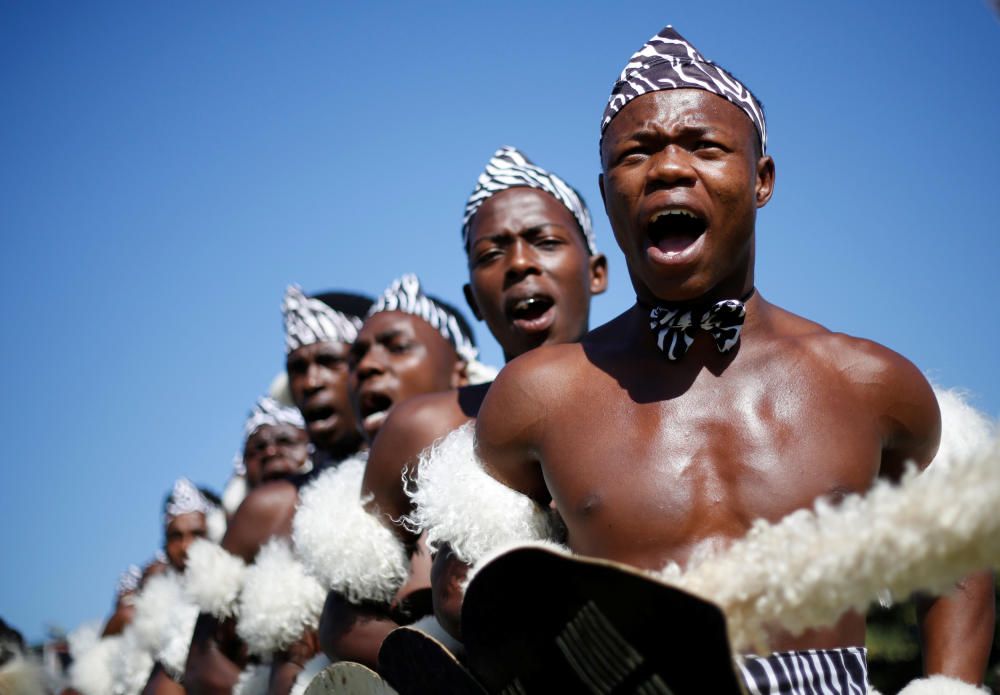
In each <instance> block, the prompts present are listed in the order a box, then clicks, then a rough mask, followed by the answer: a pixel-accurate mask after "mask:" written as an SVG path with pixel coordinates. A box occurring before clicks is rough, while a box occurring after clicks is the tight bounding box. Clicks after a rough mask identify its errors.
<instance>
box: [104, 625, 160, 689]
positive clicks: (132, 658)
mask: <svg viewBox="0 0 1000 695" xmlns="http://www.w3.org/2000/svg"><path fill="white" fill-rule="evenodd" d="M152 670H153V655H152V654H150V653H149V652H148V651H147V650H146V649H144V648H143V646H142V644H140V642H139V638H138V636H137V635H136V633H135V630H133V629H132V626H131V625H129V626H127V627H126V628H125V630H124V632H122V635H121V643H120V646H119V649H117V650H116V651H115V656H114V658H113V659H112V660H111V677H112V680H113V682H114V690H113V691H112V692H114V693H116V695H119V694H120V695H140V693H141V692H142V690H143V688H145V687H146V681H148V680H149V673H150V671H152Z"/></svg>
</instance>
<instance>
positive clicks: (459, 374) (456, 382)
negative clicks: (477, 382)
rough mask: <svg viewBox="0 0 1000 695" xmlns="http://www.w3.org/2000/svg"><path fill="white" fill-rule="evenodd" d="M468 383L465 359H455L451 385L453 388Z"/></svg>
mask: <svg viewBox="0 0 1000 695" xmlns="http://www.w3.org/2000/svg"><path fill="white" fill-rule="evenodd" d="M468 385H469V365H468V364H467V363H466V362H465V360H461V359H459V360H455V369H454V370H453V371H452V373H451V387H452V388H453V389H457V388H460V387H462V386H468Z"/></svg>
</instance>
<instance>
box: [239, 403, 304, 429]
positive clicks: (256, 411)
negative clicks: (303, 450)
mask: <svg viewBox="0 0 1000 695" xmlns="http://www.w3.org/2000/svg"><path fill="white" fill-rule="evenodd" d="M265 425H271V426H274V425H291V426H292V427H298V428H299V429H305V426H306V421H305V420H304V419H302V413H301V412H299V409H298V408H290V407H288V406H287V405H282V404H281V403H279V402H278V401H276V400H274V399H273V398H271V397H270V396H261V397H260V398H258V399H257V402H256V403H254V404H253V408H251V409H250V415H249V416H248V417H247V421H246V423H245V424H244V426H243V438H244V439H250V437H251V436H252V435H253V433H254V432H256V431H257V430H259V429H260V428H261V427H264V426H265Z"/></svg>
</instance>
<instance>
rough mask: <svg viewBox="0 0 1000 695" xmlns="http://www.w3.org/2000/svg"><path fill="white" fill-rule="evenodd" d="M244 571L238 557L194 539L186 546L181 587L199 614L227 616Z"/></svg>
mask: <svg viewBox="0 0 1000 695" xmlns="http://www.w3.org/2000/svg"><path fill="white" fill-rule="evenodd" d="M245 571H246V564H245V563H244V562H243V560H242V559H240V558H238V557H236V556H235V555H231V554H230V553H228V552H226V551H225V550H223V549H222V548H221V547H220V546H218V545H216V544H215V543H212V542H211V541H208V540H205V539H203V538H202V539H198V540H196V541H195V542H194V543H192V544H191V546H190V547H189V548H188V553H187V569H186V570H185V571H184V590H185V592H186V593H187V595H188V597H189V598H190V599H191V600H192V601H193V602H194V603H195V605H196V606H198V608H199V609H201V611H202V612H203V613H209V614H211V615H214V616H215V617H216V618H228V617H230V616H232V615H234V614H235V611H236V598H237V597H238V596H239V593H240V589H241V588H242V586H243V573H244V572H245Z"/></svg>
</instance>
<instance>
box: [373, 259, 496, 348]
mask: <svg viewBox="0 0 1000 695" xmlns="http://www.w3.org/2000/svg"><path fill="white" fill-rule="evenodd" d="M383 311H401V312H403V313H404V314H413V315H414V316H419V317H420V318H422V319H423V320H424V321H426V322H427V323H429V324H430V325H431V326H432V327H433V328H435V329H436V330H437V331H438V332H439V333H440V334H441V335H442V336H443V337H444V339H445V340H447V341H448V342H449V343H451V344H452V345H453V346H454V348H455V352H457V353H458V356H459V357H460V358H461V359H462V360H463V361H464V362H467V363H472V362H474V361H475V360H476V357H477V356H478V355H479V351H478V350H477V349H476V341H475V338H474V337H473V336H472V330H471V329H470V328H469V324H468V323H467V322H466V321H465V319H464V318H462V315H461V314H459V313H458V311H456V310H455V309H453V308H451V307H449V306H447V305H445V304H444V303H442V302H439V301H437V300H435V299H432V298H431V297H428V296H427V295H426V294H424V291H423V290H422V289H421V288H420V280H419V279H418V278H417V276H416V275H413V274H412V273H408V274H406V275H403V276H402V277H401V278H399V279H398V280H393V281H392V284H391V285H389V287H387V288H386V290H385V292H383V293H382V296H381V297H379V298H378V299H376V300H375V303H374V304H372V308H371V309H369V310H368V317H369V318H371V317H372V316H374V315H375V314H378V313H380V312H383Z"/></svg>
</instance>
